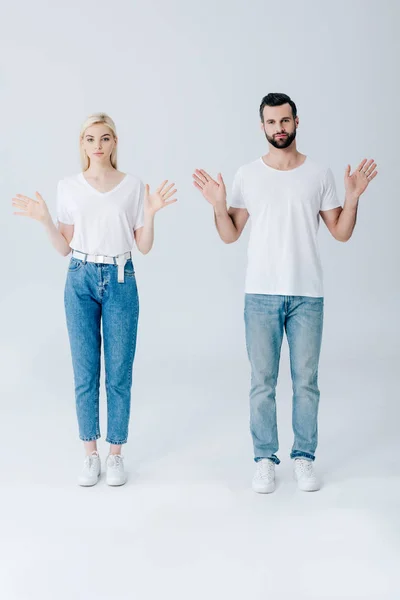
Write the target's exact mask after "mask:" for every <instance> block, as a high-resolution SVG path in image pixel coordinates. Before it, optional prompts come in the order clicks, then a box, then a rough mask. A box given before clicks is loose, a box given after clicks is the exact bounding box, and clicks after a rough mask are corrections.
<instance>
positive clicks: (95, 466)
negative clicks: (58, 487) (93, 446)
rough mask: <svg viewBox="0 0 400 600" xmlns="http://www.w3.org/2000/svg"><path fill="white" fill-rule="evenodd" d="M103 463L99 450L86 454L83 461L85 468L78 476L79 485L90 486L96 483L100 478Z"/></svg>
mask: <svg viewBox="0 0 400 600" xmlns="http://www.w3.org/2000/svg"><path fill="white" fill-rule="evenodd" d="M100 474H101V463H100V456H99V454H98V452H96V451H94V452H92V453H91V454H88V456H86V458H85V460H84V462H83V469H82V472H81V474H80V475H79V477H78V483H79V485H82V486H84V487H90V486H92V485H96V483H97V482H98V481H99V479H100Z"/></svg>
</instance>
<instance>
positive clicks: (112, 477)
mask: <svg viewBox="0 0 400 600" xmlns="http://www.w3.org/2000/svg"><path fill="white" fill-rule="evenodd" d="M126 480H127V476H126V473H125V469H124V459H123V458H122V456H121V455H120V454H109V455H108V458H107V475H106V481H107V483H108V485H124V483H126Z"/></svg>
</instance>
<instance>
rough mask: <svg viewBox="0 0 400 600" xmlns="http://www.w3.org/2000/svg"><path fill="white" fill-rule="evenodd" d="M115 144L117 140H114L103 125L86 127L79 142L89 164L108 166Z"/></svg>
mask: <svg viewBox="0 0 400 600" xmlns="http://www.w3.org/2000/svg"><path fill="white" fill-rule="evenodd" d="M116 143H117V140H116V138H114V134H113V133H112V131H111V129H109V127H107V125H105V124H104V123H96V124H95V125H91V126H90V127H88V128H87V129H86V131H85V133H84V134H83V138H82V140H81V144H82V147H83V149H84V150H85V151H86V154H87V155H88V157H89V160H90V164H93V163H104V164H108V163H109V162H110V157H111V152H112V151H113V150H114V147H115V145H116Z"/></svg>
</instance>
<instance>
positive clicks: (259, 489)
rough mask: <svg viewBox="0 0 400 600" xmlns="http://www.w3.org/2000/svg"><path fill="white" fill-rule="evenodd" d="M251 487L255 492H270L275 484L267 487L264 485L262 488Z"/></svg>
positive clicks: (274, 487)
mask: <svg viewBox="0 0 400 600" xmlns="http://www.w3.org/2000/svg"><path fill="white" fill-rule="evenodd" d="M252 488H253V492H256V494H272V492H274V491H275V489H276V486H275V484H273V485H271V486H269V487H264V488H257V487H254V486H252Z"/></svg>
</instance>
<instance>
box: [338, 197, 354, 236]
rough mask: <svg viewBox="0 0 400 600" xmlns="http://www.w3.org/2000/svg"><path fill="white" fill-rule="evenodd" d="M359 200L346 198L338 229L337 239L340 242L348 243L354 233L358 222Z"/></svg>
mask: <svg viewBox="0 0 400 600" xmlns="http://www.w3.org/2000/svg"><path fill="white" fill-rule="evenodd" d="M358 200H359V199H358V198H357V199H351V198H346V200H345V202H344V206H343V210H342V211H341V213H340V215H339V218H338V221H337V224H336V228H335V237H336V239H337V240H339V241H340V242H347V241H348V240H349V239H350V238H351V236H352V234H353V231H354V228H355V226H356V222H357V211H358Z"/></svg>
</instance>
